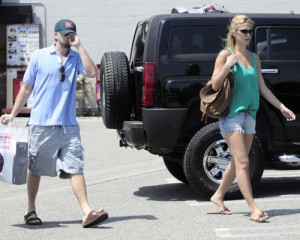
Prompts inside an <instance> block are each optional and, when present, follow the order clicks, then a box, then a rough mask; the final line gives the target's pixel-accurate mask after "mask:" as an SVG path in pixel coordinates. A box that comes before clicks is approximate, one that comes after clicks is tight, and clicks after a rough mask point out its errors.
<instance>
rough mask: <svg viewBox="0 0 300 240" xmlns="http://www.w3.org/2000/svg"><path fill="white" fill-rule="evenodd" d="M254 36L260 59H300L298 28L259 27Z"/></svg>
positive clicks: (299, 34) (299, 29) (299, 30)
mask: <svg viewBox="0 0 300 240" xmlns="http://www.w3.org/2000/svg"><path fill="white" fill-rule="evenodd" d="M256 36H257V38H256V51H257V54H258V55H259V56H260V58H261V60H267V59H268V60H300V45H299V43H298V42H297V41H298V39H299V38H300V28H284V27H280V28H279V27H278V28H277V27H270V28H259V29H258V30H257V33H256Z"/></svg>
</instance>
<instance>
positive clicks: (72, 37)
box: [68, 33, 80, 49]
mask: <svg viewBox="0 0 300 240" xmlns="http://www.w3.org/2000/svg"><path fill="white" fill-rule="evenodd" d="M68 39H69V44H70V46H72V47H75V48H77V49H78V47H79V45H80V40H79V37H78V35H77V34H75V33H70V34H69V35H68Z"/></svg>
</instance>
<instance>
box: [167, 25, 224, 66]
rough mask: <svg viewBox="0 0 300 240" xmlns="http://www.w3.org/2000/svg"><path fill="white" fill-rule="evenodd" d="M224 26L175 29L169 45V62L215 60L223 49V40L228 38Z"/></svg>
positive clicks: (172, 31)
mask: <svg viewBox="0 0 300 240" xmlns="http://www.w3.org/2000/svg"><path fill="white" fill-rule="evenodd" d="M225 31H226V28H225V27H224V26H180V27H173V28H172V29H171V32H170V37H169V44H168V60H169V61H171V62H185V61H187V60H189V61H190V60H191V59H192V60H193V61H200V60H204V59H205V60H206V61H209V60H212V61H214V60H215V57H216V54H217V53H218V52H219V51H220V50H221V49H222V48H223V43H222V39H224V38H225V37H226V32H225Z"/></svg>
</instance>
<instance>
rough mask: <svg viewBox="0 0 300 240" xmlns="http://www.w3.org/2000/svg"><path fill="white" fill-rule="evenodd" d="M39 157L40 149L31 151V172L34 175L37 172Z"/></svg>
mask: <svg viewBox="0 0 300 240" xmlns="http://www.w3.org/2000/svg"><path fill="white" fill-rule="evenodd" d="M37 155H38V149H29V170H30V171H31V172H33V173H35V172H37V170H38V169H37Z"/></svg>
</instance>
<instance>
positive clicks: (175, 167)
mask: <svg viewBox="0 0 300 240" xmlns="http://www.w3.org/2000/svg"><path fill="white" fill-rule="evenodd" d="M163 159H164V163H165V165H166V168H167V169H168V171H169V172H170V173H171V174H172V176H173V177H175V178H176V179H178V180H179V181H181V182H183V183H186V184H188V181H187V179H186V177H185V175H184V171H183V167H182V165H180V164H179V163H177V162H175V161H174V160H172V158H170V157H163Z"/></svg>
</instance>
